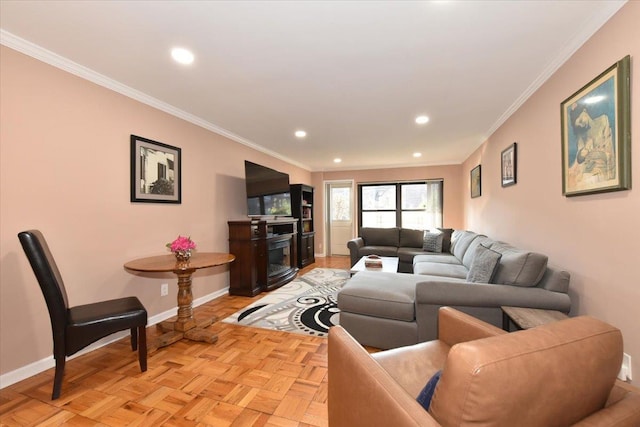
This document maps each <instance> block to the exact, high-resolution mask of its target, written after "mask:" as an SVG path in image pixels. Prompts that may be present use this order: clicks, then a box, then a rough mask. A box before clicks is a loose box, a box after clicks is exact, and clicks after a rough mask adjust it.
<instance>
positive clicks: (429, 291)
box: [416, 279, 571, 313]
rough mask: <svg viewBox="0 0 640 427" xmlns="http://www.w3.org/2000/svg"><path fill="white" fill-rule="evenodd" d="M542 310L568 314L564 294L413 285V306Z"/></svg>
mask: <svg viewBox="0 0 640 427" xmlns="http://www.w3.org/2000/svg"><path fill="white" fill-rule="evenodd" d="M419 304H432V305H441V306H447V305H448V306H468V307H496V308H499V307H500V306H503V305H507V306H516V307H529V308H542V309H545V310H558V311H561V312H563V313H568V312H569V310H570V309H571V299H570V298H569V295H568V294H565V293H561V292H553V291H547V290H545V289H541V288H537V287H530V288H525V287H521V286H511V285H496V284H491V283H470V282H460V281H454V280H446V279H445V280H426V281H423V282H419V283H418V284H416V305H419Z"/></svg>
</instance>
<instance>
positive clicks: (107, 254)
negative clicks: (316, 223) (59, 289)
mask: <svg viewBox="0 0 640 427" xmlns="http://www.w3.org/2000/svg"><path fill="white" fill-rule="evenodd" d="M0 56H1V58H2V61H1V75H0V84H1V86H0V94H1V95H0V96H1V98H0V123H2V126H1V127H0V128H1V130H0V132H1V133H0V244H1V248H0V249H1V252H0V260H1V262H2V268H1V273H0V279H1V280H0V324H1V325H2V328H0V343H1V344H0V350H1V353H0V368H1V371H0V374H6V373H7V372H10V371H13V370H15V369H17V368H20V367H24V366H25V365H28V364H30V363H33V362H36V361H40V360H42V359H44V358H46V357H49V356H50V355H51V353H52V340H51V329H50V323H49V318H48V314H47V309H46V305H45V303H44V299H43V297H42V294H41V292H40V289H39V287H38V284H37V282H36V281H35V277H34V275H33V273H32V271H31V269H30V267H29V264H28V261H27V259H26V257H25V256H24V253H23V252H22V248H21V247H20V244H19V242H18V238H17V233H18V232H20V231H22V230H25V229H30V228H38V229H40V230H41V231H42V232H43V233H44V234H45V236H46V237H47V240H48V242H49V245H50V247H51V250H52V252H53V253H54V256H55V258H56V261H57V263H58V266H59V268H60V270H61V272H62V275H63V277H64V279H65V284H66V287H67V292H68V294H69V299H70V302H71V304H72V305H77V304H83V303H88V302H94V301H96V300H101V299H109V298H117V297H121V296H126V295H137V296H138V297H139V298H140V300H141V301H142V303H143V304H144V305H145V306H146V308H147V310H148V312H149V315H150V316H153V315H157V314H159V313H162V312H165V311H167V310H170V309H172V308H173V307H175V306H176V297H175V295H176V292H175V287H174V286H175V283H176V280H175V277H172V275H171V274H169V275H155V276H153V277H149V276H136V275H133V274H130V273H128V272H126V271H125V270H124V269H123V267H122V266H123V264H124V263H125V262H127V261H129V260H131V259H134V258H138V257H142V256H151V255H157V254H163V253H166V252H165V251H166V248H165V247H164V245H165V244H166V243H167V242H169V241H171V240H173V239H174V238H175V237H176V236H177V235H178V234H182V235H189V236H191V237H192V238H193V239H194V240H195V242H196V243H197V245H198V249H199V250H202V251H218V252H226V251H227V250H228V244H227V239H228V231H227V220H229V219H232V218H239V217H243V216H244V217H246V206H245V187H244V185H245V184H244V160H245V159H247V160H251V161H254V162H256V163H260V164H264V165H265V166H269V167H273V168H274V169H277V170H281V171H283V172H288V173H289V174H290V177H291V181H292V182H302V183H310V181H311V175H310V173H309V172H308V171H305V170H302V169H300V168H297V167H294V166H291V165H289V164H287V163H285V162H283V161H281V160H278V159H275V158H273V157H270V156H268V155H266V154H263V153H260V152H257V151H255V150H252V149H250V148H248V147H246V146H244V145H241V144H238V143H235V142H232V141H230V140H228V139H226V138H224V137H222V136H219V135H217V134H215V133H212V132H209V131H207V130H205V129H202V128H200V127H198V126H195V125H193V124H190V123H188V122H186V121H184V120H181V119H178V118H175V117H173V116H171V115H168V114H165V113H163V112H161V111H159V110H156V109H154V108H151V107H149V106H146V105H144V104H141V103H139V102H137V101H134V100H132V99H130V98H127V97H125V96H123V95H120V94H118V93H115V92H113V91H110V90H108V89H105V88H103V87H100V86H98V85H95V84H93V83H90V82H88V81H86V80H83V79H81V78H78V77H75V76H73V75H72V74H69V73H66V72H64V71H61V70H59V69H57V68H54V67H51V66H49V65H46V64H44V63H42V62H40V61H37V60H35V59H33V58H30V57H28V56H25V55H23V54H20V53H17V52H15V51H13V50H11V49H9V48H6V47H2V51H1V55H0ZM130 134H136V135H140V136H143V137H146V138H149V139H152V140H156V141H160V142H163V143H166V144H170V145H174V146H177V147H180V148H181V149H182V167H183V174H182V204H179V205H167V204H152V203H131V202H130V201H129V177H130V166H129V165H130V158H129V136H130ZM228 281H229V278H228V270H227V268H216V269H209V270H206V271H202V272H198V273H197V274H196V277H195V280H194V286H193V290H194V298H199V297H203V296H206V295H209V294H211V293H214V292H216V291H217V290H221V289H223V288H224V287H226V286H228ZM161 283H170V285H171V286H172V287H170V289H171V290H172V292H170V294H169V296H167V297H160V284H161Z"/></svg>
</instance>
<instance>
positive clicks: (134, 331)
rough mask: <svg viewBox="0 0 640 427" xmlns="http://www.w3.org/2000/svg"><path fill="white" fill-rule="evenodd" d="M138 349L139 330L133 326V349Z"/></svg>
mask: <svg viewBox="0 0 640 427" xmlns="http://www.w3.org/2000/svg"><path fill="white" fill-rule="evenodd" d="M137 349H138V330H137V329H136V328H131V351H136V350H137Z"/></svg>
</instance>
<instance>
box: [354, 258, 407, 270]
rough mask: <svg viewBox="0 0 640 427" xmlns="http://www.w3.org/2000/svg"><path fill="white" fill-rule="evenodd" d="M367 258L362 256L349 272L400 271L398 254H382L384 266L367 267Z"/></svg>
mask: <svg viewBox="0 0 640 427" xmlns="http://www.w3.org/2000/svg"><path fill="white" fill-rule="evenodd" d="M366 259H367V257H366V256H363V257H362V258H360V260H359V261H358V262H356V263H355V265H354V266H353V267H351V270H349V273H351V274H356V273H357V272H359V271H384V272H386V273H397V272H398V262H399V260H400V259H399V258H398V257H397V256H381V257H380V259H381V260H382V268H380V267H365V265H364V262H365V260H366Z"/></svg>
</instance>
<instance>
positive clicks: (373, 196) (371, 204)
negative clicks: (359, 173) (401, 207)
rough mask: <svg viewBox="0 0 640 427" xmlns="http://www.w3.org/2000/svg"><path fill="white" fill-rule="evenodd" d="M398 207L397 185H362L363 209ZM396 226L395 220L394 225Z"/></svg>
mask: <svg viewBox="0 0 640 427" xmlns="http://www.w3.org/2000/svg"><path fill="white" fill-rule="evenodd" d="M395 208H396V187H395V185H367V186H364V187H362V207H361V209H362V210H363V211H369V210H377V209H395ZM392 227H395V220H394V225H392Z"/></svg>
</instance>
